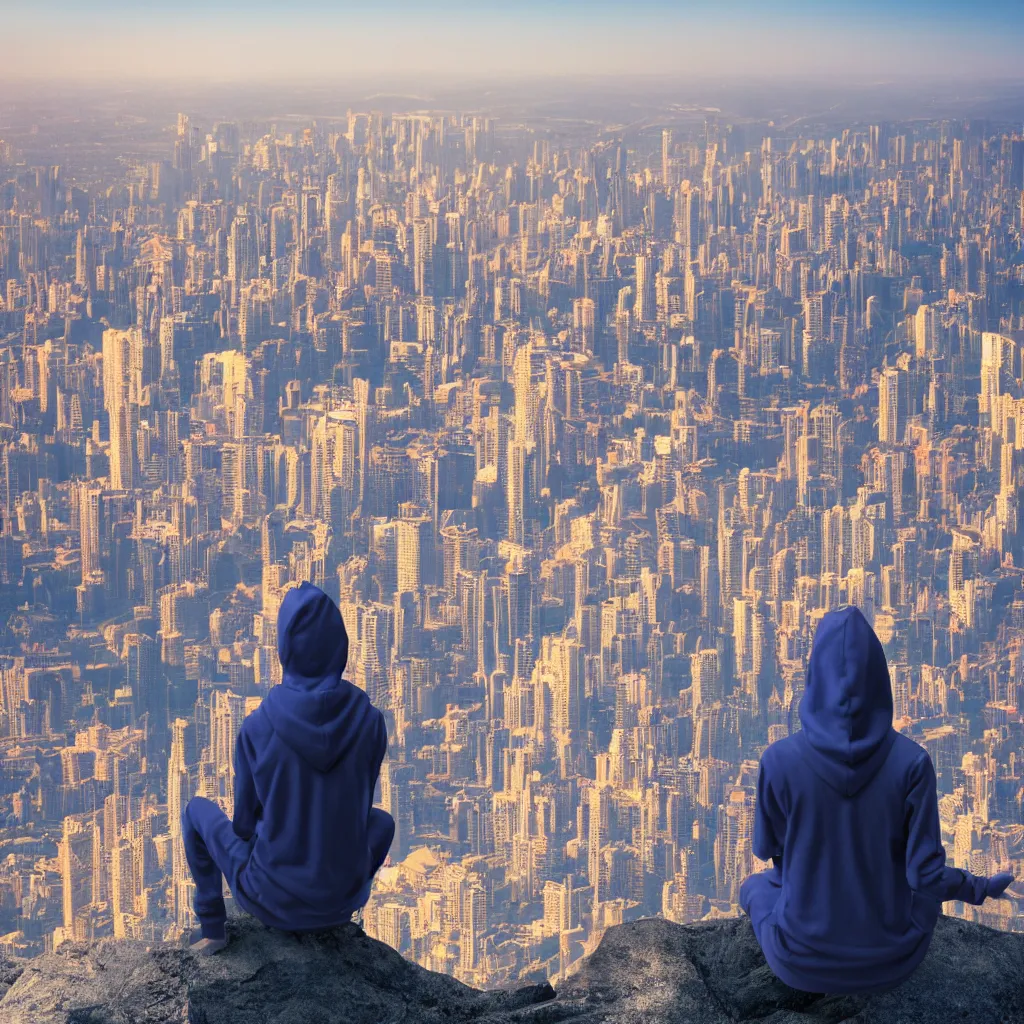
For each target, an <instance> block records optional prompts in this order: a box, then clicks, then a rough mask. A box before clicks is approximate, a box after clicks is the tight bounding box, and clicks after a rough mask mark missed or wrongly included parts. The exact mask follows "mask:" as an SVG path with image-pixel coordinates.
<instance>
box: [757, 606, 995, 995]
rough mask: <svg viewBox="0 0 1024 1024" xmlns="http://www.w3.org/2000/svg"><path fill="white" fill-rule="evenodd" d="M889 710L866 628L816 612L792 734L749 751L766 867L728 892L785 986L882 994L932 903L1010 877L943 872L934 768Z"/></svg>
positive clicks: (932, 920)
mask: <svg viewBox="0 0 1024 1024" xmlns="http://www.w3.org/2000/svg"><path fill="white" fill-rule="evenodd" d="M892 713H893V703H892V690H891V687H890V683H889V668H888V665H887V664H886V660H885V653H884V652H883V650H882V645H881V643H880V642H879V640H878V637H877V636H875V633H874V630H873V629H872V628H871V626H870V625H869V624H868V621H867V620H866V619H865V618H864V616H863V615H862V614H861V612H860V611H859V610H858V609H856V608H852V607H847V608H842V609H839V610H838V611H833V612H829V613H828V614H826V615H825V616H824V617H823V618H822V620H821V622H820V624H819V626H818V630H817V633H816V634H815V637H814V647H813V649H812V651H811V658H810V664H809V666H808V669H807V686H806V690H805V693H804V695H803V698H802V700H801V702H800V722H801V725H802V727H803V728H802V729H801V730H800V731H798V732H795V733H794V734H793V735H791V736H788V737H786V738H785V739H781V740H778V741H777V742H775V743H773V744H771V746H769V747H768V748H767V750H765V752H764V754H763V756H762V757H761V766H760V772H759V776H758V783H757V805H756V811H755V818H754V841H753V852H754V855H755V856H756V857H758V858H759V859H761V860H764V861H768V860H770V861H772V864H773V866H772V867H771V868H770V869H768V870H767V871H762V872H759V873H757V874H754V875H751V876H750V877H749V878H747V879H746V880H745V881H744V883H743V885H742V887H741V888H740V904H741V906H742V907H743V910H744V911H745V912H746V913H747V915H748V916H749V917H750V922H751V925H752V926H753V929H754V932H755V934H756V936H757V940H758V942H759V943H760V945H761V949H762V950H763V952H764V955H765V959H766V960H767V961H768V965H769V967H771V969H772V970H773V971H774V972H775V974H776V976H777V977H778V978H779V979H780V980H781V981H783V982H785V983H786V984H787V985H789V986H790V987H792V988H795V989H800V990H802V991H805V992H814V993H829V994H843V993H868V992H873V991H881V990H885V989H889V988H893V987H895V986H896V985H898V984H899V983H900V982H902V981H903V980H904V979H906V978H907V977H909V975H910V974H911V973H912V972H913V970H914V969H915V968H916V967H917V965H918V964H919V963H920V962H921V960H922V959H923V958H924V955H925V953H926V952H927V950H928V945H929V943H930V942H931V937H932V932H933V930H934V928H935V924H936V921H937V920H938V917H939V913H940V910H941V905H942V903H944V902H945V901H947V900H962V901H964V902H966V903H971V904H975V905H978V904H980V903H982V902H984V900H985V898H986V897H992V898H995V897H999V896H1001V895H1002V893H1003V891H1004V890H1005V889H1006V887H1007V886H1008V885H1009V883H1010V882H1012V881H1013V876H1012V875H1006V874H998V875H994V876H992V877H991V878H982V877H976V876H975V875H972V874H971V873H970V872H968V871H963V870H960V869H958V868H951V867H948V866H947V865H946V853H945V850H944V849H943V846H942V835H941V832H940V828H939V809H938V797H937V795H936V781H935V769H934V767H933V766H932V761H931V758H930V757H929V756H928V752H927V751H926V750H925V749H924V748H923V747H921V746H919V745H918V744H917V743H915V742H914V741H913V740H911V739H910V738H908V737H906V736H903V735H901V734H900V733H898V732H896V730H895V729H893V727H892Z"/></svg>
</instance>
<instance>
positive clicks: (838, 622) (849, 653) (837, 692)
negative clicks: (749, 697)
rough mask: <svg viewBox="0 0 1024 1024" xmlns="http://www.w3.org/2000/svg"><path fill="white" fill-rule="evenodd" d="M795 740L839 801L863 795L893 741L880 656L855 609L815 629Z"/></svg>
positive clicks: (833, 616) (826, 618) (886, 682)
mask: <svg viewBox="0 0 1024 1024" xmlns="http://www.w3.org/2000/svg"><path fill="white" fill-rule="evenodd" d="M800 722H801V725H802V726H803V728H802V730H801V731H800V732H799V733H798V734H797V735H798V736H799V737H801V740H800V742H801V743H802V745H803V746H804V751H805V754H806V755H807V759H808V760H809V761H810V763H811V766H812V767H813V768H814V771H815V772H816V773H817V774H818V775H819V776H821V778H822V779H824V781H825V782H827V783H828V784H829V785H830V786H832V787H833V788H834V789H836V790H838V791H839V792H840V793H842V794H843V795H844V796H853V795H854V794H855V793H857V792H859V791H860V790H861V789H863V788H864V787H865V786H866V785H867V784H868V783H869V782H870V781H871V780H872V779H873V778H874V777H875V775H876V774H877V773H878V770H879V769H880V768H881V767H882V764H883V763H884V761H885V759H886V757H888V754H889V750H890V748H891V747H892V744H893V742H894V741H895V739H896V732H895V730H894V729H893V728H892V688H891V685H890V683H889V666H888V665H887V664H886V661H885V652H884V651H883V650H882V645H881V643H880V642H879V640H878V637H877V636H875V631H874V630H873V629H872V628H871V626H870V624H869V623H868V620H867V619H865V618H864V616H863V614H862V613H861V612H860V610H859V609H858V608H852V607H849V608H841V609H839V610H838V611H834V612H829V613H828V614H827V615H825V616H824V617H823V618H822V620H821V622H820V623H819V624H818V630H817V632H816V633H815V636H814V646H813V648H812V649H811V658H810V663H809V664H808V666H807V687H806V690H805V691H804V695H803V698H802V700H801V701H800Z"/></svg>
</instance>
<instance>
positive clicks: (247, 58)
mask: <svg viewBox="0 0 1024 1024" xmlns="http://www.w3.org/2000/svg"><path fill="white" fill-rule="evenodd" d="M823 7H824V5H821V4H810V3H805V2H802V0H793V2H789V3H777V4H773V3H758V4H753V3H693V4H683V3H675V4H669V3H654V2H648V0H643V2H639V3H630V4H612V3H600V2H599V3H583V2H578V3H574V2H556V3H547V4H540V3H533V2H528V3H522V4H516V5H507V4H504V5H498V4H493V3H486V2H480V3H456V2H452V3H447V4H436V3H434V4H430V3H428V4H402V3H390V4H388V3H385V4H376V5H373V6H372V8H371V7H370V6H369V5H355V4H348V3H341V4H328V3H323V4H311V3H302V4H299V5H297V6H293V7H289V8H287V9H284V8H281V7H279V6H271V5H269V4H261V3H248V4H242V3H238V4H224V3H212V4H211V3H204V4H200V3H197V2H192V0H186V2H180V3H173V4H161V5H151V6H142V7H140V6H139V5H137V4H129V3H126V2H125V3H122V2H106V3H95V4H90V5H87V6H86V5H80V4H70V3H43V4H32V5H29V4H26V3H7V2H5V3H2V4H0V515H2V524H0V627H2V629H0V746H2V753H0V763H2V770H0V951H2V952H5V953H7V954H8V955H17V956H35V955H38V954H41V953H43V952H45V951H48V950H50V949H52V948H54V946H55V945H57V944H59V943H60V942H62V941H64V940H65V939H69V938H76V939H89V938H95V937H99V936H104V935H116V936H127V937H138V938H143V939H147V940H150V941H157V940H161V939H168V940H177V939H179V938H181V937H182V936H183V935H186V934H187V933H188V932H189V930H190V929H191V928H192V927H193V926H194V925H195V919H194V914H193V910H192V898H193V895H194V887H193V883H192V880H191V878H190V877H189V872H188V867H187V864H186V863H185V859H184V852H183V847H182V837H181V823H180V816H181V809H182V807H183V806H184V805H185V804H186V803H187V801H188V800H189V798H190V797H192V796H194V795H202V796H206V797H208V798H209V799H211V800H214V801H215V802H217V803H218V804H219V805H220V806H221V807H222V808H223V809H224V810H225V811H226V812H227V813H228V814H230V813H231V809H232V806H233V800H234V792H233V785H234V783H233V775H232V756H233V750H234V742H235V738H236V736H237V734H238V730H239V728H240V726H241V722H242V720H243V719H244V717H245V715H246V714H247V713H249V712H251V711H252V710H253V709H255V708H256V707H258V706H259V704H260V702H261V700H262V699H263V698H264V696H266V694H267V692H268V690H269V689H270V687H272V686H274V685H275V684H276V683H278V682H279V681H280V677H281V668H280V665H279V663H278V658H277V647H276V642H277V638H276V623H277V612H278V609H279V607H280V605H281V602H282V600H283V597H284V595H285V594H286V593H287V591H288V590H289V589H290V588H292V587H293V586H296V585H298V584H299V583H301V582H302V581H307V580H308V581H311V582H313V583H315V584H316V585H317V586H319V587H321V588H322V589H323V590H325V591H326V592H327V593H328V594H330V595H331V597H332V598H333V599H334V600H335V601H336V602H337V603H338V606H339V608H340V609H341V612H342V615H343V617H344V620H345V623H346V625H347V629H348V634H349V638H350V651H349V660H348V667H347V671H346V678H348V679H350V680H351V681H352V682H353V683H354V684H356V685H357V686H359V687H361V688H363V689H364V690H365V691H366V692H367V694H369V696H370V698H371V699H372V701H373V703H374V704H376V705H377V706H378V707H379V708H380V709H381V710H382V711H383V712H384V715H385V718H386V720H387V726H388V745H389V751H388V756H387V760H386V761H385V764H384V768H383V771H382V779H381V785H380V787H379V790H378V792H377V794H376V799H377V803H378V804H379V806H381V807H383V808H385V809H386V810H388V811H389V813H390V814H391V815H392V816H393V817H394V819H395V821H396V824H397V830H396V836H395V841H394V844H393V846H392V848H391V852H390V855H389V858H388V860H387V862H386V863H385V865H384V867H383V868H382V869H381V872H380V874H379V876H378V878H377V881H376V883H375V887H374V889H373V893H372V895H371V897H370V902H369V904H368V905H367V907H366V912H365V925H366V929H367V931H368V933H369V934H371V935H373V936H375V937H377V938H380V939H383V940H384V941H386V942H388V943H390V944H391V945H393V946H394V947H395V948H396V949H398V950H400V951H401V952H402V953H403V954H404V955H405V956H407V957H409V958H410V959H413V960H415V961H417V962H419V963H421V964H423V965H424V966H427V967H429V968H431V969H434V970H439V971H444V972H447V973H450V974H454V975H455V976H457V977H459V978H460V979H461V980H463V981H466V982H467V983H470V984H473V985H478V986H481V987H494V986H498V985H503V984H508V983H510V982H516V981H524V980H527V979H533V980H540V979H545V978H552V979H556V978H559V977H563V976H564V975H565V973H566V972H567V971H569V970H570V969H571V968H572V966H573V965H574V964H576V963H577V962H578V961H579V960H580V959H581V957H583V956H584V955H585V954H586V953H587V952H588V951H590V950H592V949H593V948H594V946H595V944H596V943H597V941H598V940H599V939H600V936H601V935H602V934H603V933H604V931H605V930H606V929H607V928H608V927H609V926H611V925H614V924H616V923H619V922H622V921H628V920H632V919H635V918H638V917H643V916H652V915H662V916H664V917H666V918H668V919H670V920H673V921H679V922H690V921H698V920H704V919H708V918H713V917H717V916H732V915H737V914H738V913H739V905H738V891H739V885H740V884H741V882H742V881H743V879H744V878H745V877H746V876H747V875H749V874H750V873H751V872H753V871H756V870H758V869H759V868H761V867H763V866H764V865H763V864H762V863H761V862H759V861H758V860H757V858H755V857H754V855H753V852H752V850H751V833H752V827H753V811H754V801H755V783H756V777H757V765H758V759H759V757H760V755H761V753H762V752H763V751H764V749H765V747H766V746H767V745H768V744H769V743H770V742H773V741H774V740H776V739H779V738H781V737H784V736H786V735H789V734H790V732H791V730H793V729H795V728H798V727H799V722H798V718H797V713H796V708H797V706H798V705H799V701H800V698H801V696H802V693H803V687H804V672H805V669H806V662H807V656H808V652H809V650H810V646H811V640H812V637H813V635H814V630H815V627H816V625H817V623H818V622H819V621H820V619H821V616H822V615H823V614H824V613H825V612H826V611H828V610H830V609H833V608H837V607H839V606H841V605H844V604H855V605H857V606H858V607H859V608H861V610H862V611H863V612H864V614H865V616H867V618H868V619H869V621H870V622H871V623H872V625H873V627H874V629H875V631H876V632H877V633H878V636H879V638H880V639H881V640H882V643H883V645H884V648H885V652H886V657H887V659H888V662H889V667H890V672H891V676H892V681H893V692H894V701H895V720H896V721H895V724H896V728H898V729H899V730H900V731H902V732H904V733H906V734H907V735H909V736H911V737H912V738H913V739H915V740H916V741H917V742H918V743H920V744H922V745H923V746H924V747H925V748H926V749H927V750H928V751H929V753H930V755H931V757H932V760H933V761H934V764H935V769H936V775H937V785H938V794H939V798H940V799H939V805H940V813H941V820H942V829H943V836H944V839H945V842H946V848H947V850H948V851H949V853H950V863H951V864H954V865H956V866H960V867H965V868H969V869H970V870H972V871H974V872H976V873H982V874H991V873H994V872H997V871H1000V872H1002V871H1005V872H1011V873H1013V874H1015V875H1017V876H1018V877H1021V874H1022V869H1024V811H1022V798H1024V777H1022V774H1021V767H1020V762H1021V758H1022V756H1024V736H1022V730H1021V717H1020V708H1021V700H1022V698H1024V694H1022V693H1021V688H1022V686H1024V582H1022V568H1021V567H1022V565H1024V534H1022V526H1021V522H1020V519H1021V511H1020V501H1021V487H1022V485H1024V366H1022V362H1024V74H1022V72H1021V70H1020V67H1021V65H1020V60H1019V54H1020V52H1021V45H1022V43H1024V19H1021V18H1020V12H1019V5H1018V4H1016V3H1010V2H1006V3H1002V2H994V3H981V4H967V3H964V2H959V0H956V2H938V3H930V4H925V3H916V2H910V3H899V4H886V3H881V2H869V3H859V4H856V5H834V6H832V5H830V6H828V7H827V8H825V9H822V8H823ZM1007 895H1008V897H1009V898H1007V899H1004V900H1000V901H992V902H990V903H988V904H986V905H985V906H983V907H972V906H967V905H965V904H961V903H950V904H947V905H946V912H947V913H951V914H954V915H957V916H961V917H970V918H972V919H974V920H979V921H982V922H984V923H986V924H990V925H992V926H993V927H997V928H1001V929H1006V930H1015V931H1016V930H1024V917H1022V914H1021V899H1022V898H1024V889H1021V890H1019V891H1018V890H1017V889H1016V888H1011V889H1010V890H1009V891H1008V894H1007Z"/></svg>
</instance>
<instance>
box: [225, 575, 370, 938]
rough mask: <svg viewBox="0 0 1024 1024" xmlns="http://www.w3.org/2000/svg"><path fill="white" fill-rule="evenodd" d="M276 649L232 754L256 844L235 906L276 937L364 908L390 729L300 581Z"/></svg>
mask: <svg viewBox="0 0 1024 1024" xmlns="http://www.w3.org/2000/svg"><path fill="white" fill-rule="evenodd" d="M277 651H278V655H279V657H280V659H281V666H282V669H283V679H282V682H281V684H280V685H279V686H275V687H273V689H271V691H270V692H269V693H268V694H267V696H266V698H265V699H264V701H263V703H262V704H261V705H260V706H259V708H258V709H257V710H256V711H254V712H253V713H252V714H251V715H249V716H248V717H247V718H246V719H245V721H244V722H243V723H242V729H241V732H240V733H239V736H238V745H237V747H236V750H235V816H234V822H233V826H234V831H235V834H236V835H238V836H240V837H241V838H243V839H246V840H249V839H252V851H251V854H250V857H249V862H248V865H247V866H246V868H245V869H244V871H243V872H242V875H241V879H240V882H241V888H242V890H243V899H242V900H241V901H240V902H242V903H249V904H252V907H251V910H252V912H253V913H255V914H256V916H257V917H259V918H260V920H262V921H263V922H264V924H268V925H270V926H272V927H277V928H284V929H289V930H293V931H304V930H315V929H319V928H328V927H332V926H333V925H336V924H340V923H342V922H344V921H347V920H348V919H349V916H350V915H351V913H352V911H353V910H355V909H357V908H358V907H359V906H361V905H362V903H363V902H365V895H366V893H365V887H366V884H367V882H368V881H369V879H370V875H371V874H372V870H373V865H371V854H370V850H369V847H368V844H367V819H368V817H369V813H370V808H371V807H372V806H373V791H374V787H375V786H376V782H377V776H378V774H379V772H380V766H381V761H382V760H383V758H384V753H385V751H386V749H387V730H386V728H385V724H384V716H383V715H382V714H381V713H380V711H378V710H377V709H376V708H375V707H374V706H373V705H372V704H371V703H370V700H369V698H368V697H367V696H366V694H365V693H364V692H363V691H362V690H360V689H359V688H358V687H356V686H353V685H352V684H351V683H349V682H347V681H346V680H344V679H342V678H341V673H342V672H343V671H344V668H345V663H346V661H347V660H348V634H347V633H346V632H345V624H344V623H343V622H342V618H341V613H340V612H339V611H338V608H337V606H336V605H335V604H334V602H333V601H332V600H331V599H330V598H329V597H328V596H327V595H326V594H325V593H324V592H323V591H322V590H320V589H319V588H317V587H314V586H313V585H312V584H310V583H303V584H302V586H300V587H298V588H295V589H292V590H289V591H288V593H287V594H286V595H285V598H284V601H283V602H282V603H281V610H280V613H279V615H278V619H277ZM247 909H250V908H247Z"/></svg>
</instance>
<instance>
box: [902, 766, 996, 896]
mask: <svg viewBox="0 0 1024 1024" xmlns="http://www.w3.org/2000/svg"><path fill="white" fill-rule="evenodd" d="M906 806H907V829H906V831H907V882H908V883H909V884H910V888H911V889H913V890H914V892H919V893H923V894H924V895H926V896H930V897H931V898H932V899H934V900H938V901H939V902H940V903H945V902H946V901H947V900H962V901H963V902H964V903H972V904H974V905H975V906H977V905H979V904H981V903H984V902H985V888H986V885H987V882H988V879H987V878H979V877H976V876H975V875H972V874H971V873H970V872H969V871H963V870H961V869H960V868H951V867H947V866H946V851H945V849H944V848H943V845H942V830H941V826H940V824H939V798H938V795H937V793H936V783H935V768H934V766H933V765H932V759H931V757H930V756H929V755H928V753H927V752H925V754H924V756H923V757H921V758H919V759H918V761H917V762H916V763H915V764H914V767H913V768H912V769H911V772H910V790H909V792H908V794H907V803H906Z"/></svg>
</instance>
